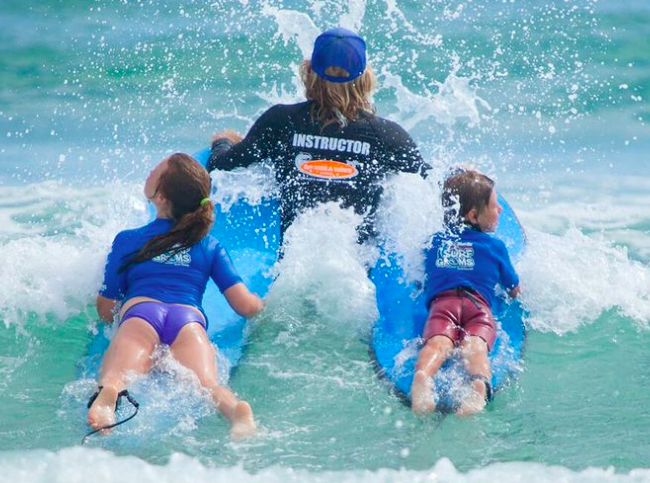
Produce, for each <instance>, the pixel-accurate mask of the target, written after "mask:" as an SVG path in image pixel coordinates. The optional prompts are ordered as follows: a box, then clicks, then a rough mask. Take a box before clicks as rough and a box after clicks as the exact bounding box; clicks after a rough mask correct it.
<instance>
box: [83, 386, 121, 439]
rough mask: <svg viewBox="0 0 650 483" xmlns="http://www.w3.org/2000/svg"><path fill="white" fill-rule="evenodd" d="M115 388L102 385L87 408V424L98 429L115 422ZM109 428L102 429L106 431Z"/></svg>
mask: <svg viewBox="0 0 650 483" xmlns="http://www.w3.org/2000/svg"><path fill="white" fill-rule="evenodd" d="M117 392H118V391H117V389H115V388H114V387H111V386H104V387H103V388H102V389H101V390H100V391H99V394H98V395H97V398H96V399H95V401H94V402H93V404H92V406H90V409H89V410H88V426H90V427H91V428H93V429H99V428H101V427H104V426H109V425H111V424H113V423H114V422H115V404H116V402H117ZM108 432H110V431H109V430H106V431H102V433H108Z"/></svg>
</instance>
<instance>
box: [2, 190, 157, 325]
mask: <svg viewBox="0 0 650 483" xmlns="http://www.w3.org/2000/svg"><path fill="white" fill-rule="evenodd" d="M140 190H141V186H139V185H138V186H137V187H135V186H133V185H124V184H122V183H114V184H111V185H108V186H106V187H104V188H82V187H69V186H64V185H62V184H60V183H53V182H46V183H42V184H35V185H31V186H30V187H29V189H24V188H21V191H22V192H23V193H24V194H23V195H22V196H17V193H16V191H17V188H3V189H2V191H0V200H2V204H3V205H7V204H8V203H9V202H10V201H11V200H17V201H18V203H17V204H18V205H19V207H18V208H15V209H10V210H8V211H10V212H11V215H10V216H11V219H12V220H13V224H10V225H8V226H5V232H4V233H3V234H2V236H1V237H0V250H1V251H2V254H3V257H2V264H0V285H1V286H2V291H0V320H2V321H3V322H4V323H5V325H9V324H22V323H23V322H24V320H25V319H26V315H27V314H29V313H31V314H36V316H37V317H39V318H43V317H45V316H46V315H47V314H54V315H55V317H56V318H57V319H58V320H63V319H65V318H66V317H68V316H70V315H73V314H76V313H79V312H83V311H85V310H86V308H87V306H88V304H89V303H91V301H92V300H93V295H94V294H96V293H97V290H98V288H99V285H100V283H101V274H102V267H103V264H104V262H105V257H106V254H107V253H108V250H109V249H110V244H111V242H112V239H113V237H114V235H115V234H116V233H117V232H118V231H119V230H120V229H122V228H124V227H126V226H128V225H133V224H134V223H135V222H136V221H137V220H142V219H143V218H144V217H145V204H144V199H143V197H142V195H141V194H140ZM25 210H27V211H29V212H31V216H30V217H29V218H25V216H24V215H25V213H27V211H25Z"/></svg>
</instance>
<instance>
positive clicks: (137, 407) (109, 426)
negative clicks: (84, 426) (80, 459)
mask: <svg viewBox="0 0 650 483" xmlns="http://www.w3.org/2000/svg"><path fill="white" fill-rule="evenodd" d="M102 389H103V387H102V386H99V390H98V391H97V392H96V393H95V394H93V395H92V396H91V397H90V399H89V400H88V409H90V406H92V405H93V403H94V402H95V399H97V396H99V392H100V391H101V390H102ZM122 397H125V398H126V399H127V401H129V402H130V403H131V405H132V406H133V407H134V408H135V411H134V412H133V414H131V415H130V416H129V417H127V418H124V419H122V420H121V421H117V422H116V423H112V424H107V425H106V426H102V427H101V428H97V429H95V430H93V431H91V432H89V433H88V434H86V436H84V437H83V438H82V439H81V444H82V445H83V444H85V442H86V440H87V439H88V438H89V437H90V436H92V435H93V434H96V433H99V432H100V431H104V430H106V429H113V428H114V427H116V426H119V425H120V424H124V423H126V422H127V421H131V420H132V419H133V418H135V416H136V415H137V414H138V411H139V410H140V404H139V403H138V401H136V400H135V398H134V397H133V396H131V394H129V391H127V390H126V389H124V390H123V391H121V392H120V393H119V394H118V395H117V401H116V402H115V410H116V411H117V408H118V407H119V405H120V400H121V399H122Z"/></svg>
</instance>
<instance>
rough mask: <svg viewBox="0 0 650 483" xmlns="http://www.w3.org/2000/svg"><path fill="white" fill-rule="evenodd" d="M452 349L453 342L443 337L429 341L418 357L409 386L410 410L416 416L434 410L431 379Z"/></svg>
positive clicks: (436, 337) (437, 336)
mask: <svg viewBox="0 0 650 483" xmlns="http://www.w3.org/2000/svg"><path fill="white" fill-rule="evenodd" d="M453 349H454V342H453V341H452V340H451V339H450V338H449V337H446V336H444V335H436V336H434V337H432V338H431V339H429V340H428V341H427V343H426V344H425V346H424V347H423V348H422V350H421V351H420V354H419V355H418V361H417V363H416V364H415V375H414V376H413V384H412V385H411V409H412V410H413V412H414V413H416V414H427V413H430V412H432V411H433V410H434V409H435V408H436V402H435V401H434V400H433V397H432V395H431V391H432V384H433V383H432V380H431V378H432V377H433V376H434V375H435V374H436V372H438V370H439V369H440V367H441V366H442V364H443V363H444V362H445V361H446V360H447V358H448V357H449V354H450V353H451V351H452V350H453Z"/></svg>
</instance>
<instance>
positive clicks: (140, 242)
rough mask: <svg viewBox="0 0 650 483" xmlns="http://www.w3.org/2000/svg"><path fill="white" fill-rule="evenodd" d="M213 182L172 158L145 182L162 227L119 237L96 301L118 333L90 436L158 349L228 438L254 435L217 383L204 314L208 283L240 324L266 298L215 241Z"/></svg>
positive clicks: (243, 408) (246, 411) (182, 157)
mask: <svg viewBox="0 0 650 483" xmlns="http://www.w3.org/2000/svg"><path fill="white" fill-rule="evenodd" d="M209 193H210V176H209V175H208V172H207V171H206V170H205V169H204V168H203V167H202V166H201V165H200V164H199V163H197V162H196V161H195V160H194V159H193V158H192V157H190V156H188V155H186V154H181V153H177V154H173V155H171V156H170V157H169V158H167V159H165V160H163V161H162V162H161V163H160V164H158V166H156V167H155V168H154V169H153V171H151V173H150V174H149V177H148V178H147V181H146V182H145V185H144V194H145V196H146V197H147V198H148V199H149V200H150V201H151V202H152V203H153V204H154V206H155V207H156V213H157V216H156V219H155V220H154V221H152V222H151V223H149V224H148V225H145V226H143V227H140V228H136V229H132V230H125V231H122V232H120V233H118V235H117V236H116V237H115V240H114V241H113V247H112V250H111V252H110V254H109V255H108V260H107V262H106V268H105V272H104V284H103V286H102V288H101V290H100V292H99V295H98V296H97V312H98V313H99V316H100V318H101V319H102V320H104V321H106V322H111V321H112V320H113V316H114V314H115V313H116V312H117V311H119V326H118V329H117V332H116V334H115V336H114V338H113V340H112V341H111V343H110V346H109V348H108V350H107V351H106V354H105V355H104V359H103V361H102V366H101V369H100V374H99V391H98V393H97V394H96V396H95V397H94V401H93V402H92V404H91V406H90V409H89V411H88V424H89V425H90V426H91V427H92V428H93V429H100V428H104V427H106V426H109V425H111V424H112V423H113V422H114V420H115V414H114V412H115V404H116V401H117V399H118V395H119V393H120V392H122V391H123V390H124V389H125V386H126V376H127V374H128V373H129V372H136V373H140V374H145V373H147V372H148V371H149V370H150V369H151V364H152V360H151V354H152V353H153V351H154V349H155V348H156V346H158V345H159V344H166V345H168V346H169V347H170V350H171V353H172V355H173V356H174V358H175V359H176V360H177V361H178V362H179V363H181V364H182V365H183V366H185V367H187V368H188V369H190V370H192V371H193V372H194V373H195V374H196V376H197V377H198V380H199V382H200V383H201V385H202V386H203V387H205V388H206V389H207V390H208V391H209V392H210V394H211V396H212V400H213V401H214V404H215V406H216V407H217V408H218V409H219V411H221V413H222V414H223V415H224V416H225V417H226V419H228V420H229V421H230V423H231V436H232V437H233V438H239V437H244V436H250V435H253V434H254V433H255V431H256V425H255V421H254V419H253V412H252V409H251V407H250V405H249V404H248V403H247V402H245V401H240V400H238V399H237V397H236V396H235V395H234V394H233V392H232V391H231V390H230V389H228V388H227V387H224V386H220V385H219V383H218V376H217V367H216V362H215V349H214V347H213V345H212V344H211V343H210V340H209V338H208V335H207V332H206V327H207V322H208V321H207V318H206V315H205V313H204V311H203V309H202V307H201V302H202V299H203V294H204V292H205V289H206V285H207V283H208V279H209V278H212V280H214V282H215V283H216V284H217V286H218V287H219V289H220V290H221V292H222V293H223V294H224V296H225V297H226V300H227V301H228V303H229V304H230V305H231V306H232V308H233V309H234V310H235V311H236V312H237V313H238V314H240V315H242V316H245V317H252V316H254V315H255V314H257V313H258V312H259V311H260V310H262V308H263V302H262V301H261V300H260V298H259V297H258V296H257V295H255V294H252V293H251V292H250V291H249V290H248V288H247V287H246V285H244V283H243V282H242V279H241V278H240V277H239V275H238V273H237V271H236V270H235V268H234V266H233V264H232V261H231V259H230V257H229V255H228V253H227V252H226V250H225V249H224V248H222V247H221V246H220V244H219V242H218V241H217V240H216V239H215V238H214V237H212V236H211V235H210V234H209V233H210V228H211V226H212V223H213V221H214V219H213V215H212V210H213V206H212V203H211V201H210V199H209V197H208V196H209Z"/></svg>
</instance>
